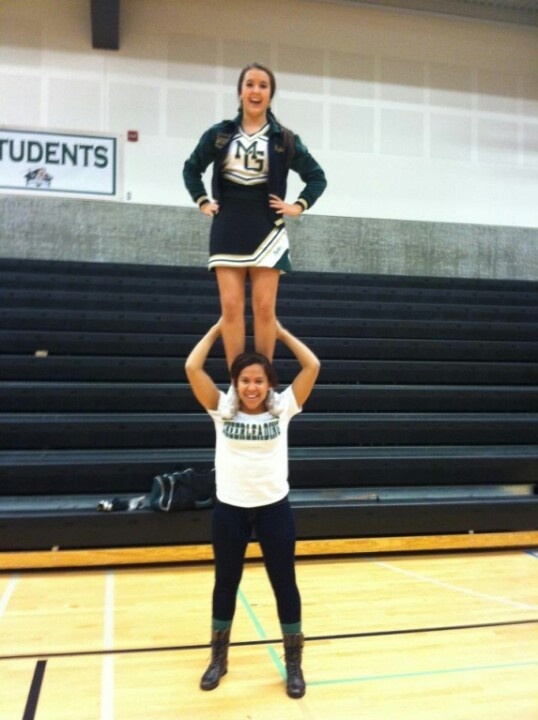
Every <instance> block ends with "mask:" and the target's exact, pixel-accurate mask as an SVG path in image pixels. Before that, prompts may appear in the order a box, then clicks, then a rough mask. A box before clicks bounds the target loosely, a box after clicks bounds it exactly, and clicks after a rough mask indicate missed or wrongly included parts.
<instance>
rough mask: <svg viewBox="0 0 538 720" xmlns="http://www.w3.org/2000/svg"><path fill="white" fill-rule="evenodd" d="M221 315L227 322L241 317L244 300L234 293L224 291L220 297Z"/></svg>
mask: <svg viewBox="0 0 538 720" xmlns="http://www.w3.org/2000/svg"><path fill="white" fill-rule="evenodd" d="M220 305H221V311H222V317H223V319H224V320H226V321H228V322H233V321H234V320H237V319H239V318H242V317H243V315H244V314H245V302H244V300H243V298H242V297H240V296H239V295H235V294H234V293H224V294H222V295H221V297H220Z"/></svg>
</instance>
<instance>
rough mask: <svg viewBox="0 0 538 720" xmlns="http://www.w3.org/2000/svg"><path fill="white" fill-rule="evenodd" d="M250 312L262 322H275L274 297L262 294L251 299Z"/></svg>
mask: <svg viewBox="0 0 538 720" xmlns="http://www.w3.org/2000/svg"><path fill="white" fill-rule="evenodd" d="M252 312H253V313H254V316H255V317H256V319H258V320H261V321H262V322H263V323H270V322H276V309H275V298H274V297H272V296H262V297H260V298H256V299H255V300H254V299H253V301H252Z"/></svg>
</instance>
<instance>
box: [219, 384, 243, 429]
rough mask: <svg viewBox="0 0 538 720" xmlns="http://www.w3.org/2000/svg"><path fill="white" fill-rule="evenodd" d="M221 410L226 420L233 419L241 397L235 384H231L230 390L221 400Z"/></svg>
mask: <svg viewBox="0 0 538 720" xmlns="http://www.w3.org/2000/svg"><path fill="white" fill-rule="evenodd" d="M218 409H219V412H220V414H221V416H222V418H223V419H224V420H231V419H232V418H233V417H235V415H236V414H237V411H238V410H239V398H238V397H237V391H236V389H235V386H234V385H233V383H232V385H230V387H229V388H228V392H227V393H226V395H225V396H224V397H221V399H220V401H219V408H218Z"/></svg>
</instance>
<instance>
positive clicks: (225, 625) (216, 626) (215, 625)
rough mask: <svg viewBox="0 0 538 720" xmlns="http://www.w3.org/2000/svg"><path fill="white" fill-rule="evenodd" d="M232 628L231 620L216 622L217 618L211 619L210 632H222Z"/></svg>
mask: <svg viewBox="0 0 538 720" xmlns="http://www.w3.org/2000/svg"><path fill="white" fill-rule="evenodd" d="M231 627H232V621H231V620H217V618H212V619H211V630H213V631H217V630H218V631H219V632H222V631H223V630H228V629H229V628H231Z"/></svg>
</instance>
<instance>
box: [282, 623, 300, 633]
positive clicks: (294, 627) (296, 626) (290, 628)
mask: <svg viewBox="0 0 538 720" xmlns="http://www.w3.org/2000/svg"><path fill="white" fill-rule="evenodd" d="M280 627H281V629H282V634H283V635H297V634H298V633H300V632H301V627H302V623H301V621H300V620H299V622H296V623H285V624H284V623H281V624H280Z"/></svg>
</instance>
